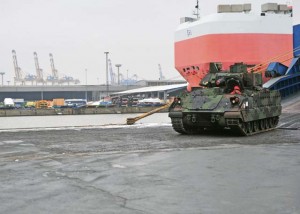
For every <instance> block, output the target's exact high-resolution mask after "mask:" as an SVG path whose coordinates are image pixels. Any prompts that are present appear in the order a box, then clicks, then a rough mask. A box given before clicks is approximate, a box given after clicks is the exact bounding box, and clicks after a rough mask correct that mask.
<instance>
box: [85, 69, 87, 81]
mask: <svg viewBox="0 0 300 214" xmlns="http://www.w3.org/2000/svg"><path fill="white" fill-rule="evenodd" d="M85 85H87V69H85Z"/></svg>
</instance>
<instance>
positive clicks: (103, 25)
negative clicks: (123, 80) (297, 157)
mask: <svg viewBox="0 0 300 214" xmlns="http://www.w3.org/2000/svg"><path fill="white" fill-rule="evenodd" d="M274 1H275V0H274ZM274 1H270V0H248V1H247V0H230V1H228V0H206V1H205V0H200V1H199V2H200V8H201V15H202V16H203V15H207V14H210V13H214V12H216V8H217V6H216V5H217V4H220V3H223V4H233V3H245V2H246V3H252V4H253V5H254V6H253V7H254V8H255V7H258V5H260V4H261V3H264V2H274ZM278 2H281V3H286V2H291V1H286V0H278ZM195 4H196V0H1V1H0V26H1V31H0V45H1V46H0V47H1V48H0V56H1V58H0V72H5V75H4V81H5V84H7V83H6V81H7V80H9V81H11V84H12V82H13V77H14V68H13V62H12V54H11V51H12V50H13V49H14V50H16V52H17V57H18V63H19V66H20V67H21V69H22V71H23V72H24V74H29V73H30V74H35V66H34V60H33V52H34V51H36V52H37V54H38V57H39V62H40V67H41V68H42V69H43V70H44V76H47V75H49V74H51V69H50V61H49V53H52V54H53V56H54V62H55V66H56V68H57V69H58V72H59V75H60V76H62V75H70V76H73V77H75V78H78V79H80V81H81V83H82V84H85V82H86V79H85V78H86V75H85V69H87V83H88V84H98V83H100V84H103V83H105V82H106V75H105V54H104V52H105V51H109V52H110V54H109V58H110V59H111V60H112V63H113V65H115V64H116V63H120V64H122V67H121V69H120V71H121V73H123V74H124V76H125V77H126V75H127V70H128V73H129V77H131V76H133V75H134V74H136V75H137V76H138V79H151V80H157V79H158V78H159V70H158V64H161V66H162V71H163V74H164V76H165V77H166V78H167V79H172V78H175V77H178V73H177V72H176V70H175V68H174V50H173V46H174V45H173V43H174V32H175V30H176V27H177V26H178V24H179V19H180V17H182V16H191V15H192V12H193V10H194V6H195ZM113 69H114V71H115V72H116V71H117V70H116V68H115V67H113ZM177 79H178V78H177Z"/></svg>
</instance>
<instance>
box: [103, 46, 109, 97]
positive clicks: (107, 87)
mask: <svg viewBox="0 0 300 214" xmlns="http://www.w3.org/2000/svg"><path fill="white" fill-rule="evenodd" d="M104 54H105V55H106V94H107V96H108V91H109V86H108V54H109V52H104Z"/></svg>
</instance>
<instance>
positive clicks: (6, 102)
mask: <svg viewBox="0 0 300 214" xmlns="http://www.w3.org/2000/svg"><path fill="white" fill-rule="evenodd" d="M3 103H4V107H5V108H14V107H15V103H14V100H13V99H12V98H5V99H4V102H3Z"/></svg>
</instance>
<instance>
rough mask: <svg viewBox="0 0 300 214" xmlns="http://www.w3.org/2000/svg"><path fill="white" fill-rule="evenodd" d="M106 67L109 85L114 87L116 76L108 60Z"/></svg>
mask: <svg viewBox="0 0 300 214" xmlns="http://www.w3.org/2000/svg"><path fill="white" fill-rule="evenodd" d="M108 66H109V74H110V84H111V85H115V84H116V74H115V73H114V71H113V68H112V64H111V60H110V59H108Z"/></svg>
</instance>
